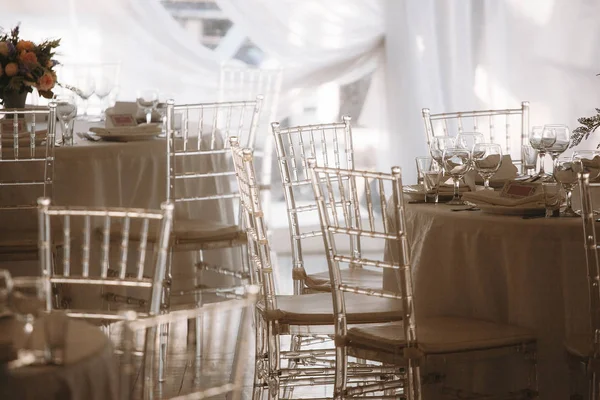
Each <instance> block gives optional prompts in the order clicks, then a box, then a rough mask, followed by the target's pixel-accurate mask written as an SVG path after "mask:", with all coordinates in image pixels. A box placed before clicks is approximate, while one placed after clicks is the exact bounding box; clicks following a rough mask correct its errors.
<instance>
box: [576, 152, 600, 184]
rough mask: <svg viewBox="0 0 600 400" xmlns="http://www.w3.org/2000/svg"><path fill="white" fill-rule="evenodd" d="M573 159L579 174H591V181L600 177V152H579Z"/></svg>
mask: <svg viewBox="0 0 600 400" xmlns="http://www.w3.org/2000/svg"><path fill="white" fill-rule="evenodd" d="M572 159H573V162H574V163H575V169H576V170H577V172H587V173H588V174H590V181H593V180H594V179H596V178H598V176H600V150H577V151H575V152H574V153H573V157H572Z"/></svg>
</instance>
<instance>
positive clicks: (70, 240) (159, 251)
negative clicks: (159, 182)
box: [38, 198, 173, 319]
mask: <svg viewBox="0 0 600 400" xmlns="http://www.w3.org/2000/svg"><path fill="white" fill-rule="evenodd" d="M38 214H39V221H40V227H39V235H40V264H41V273H42V275H43V276H46V277H47V278H48V279H49V281H50V282H51V283H53V284H70V285H88V286H95V287H99V288H101V290H104V288H106V287H109V286H110V287H119V286H121V287H139V288H147V289H149V290H147V291H148V298H149V301H143V303H144V304H145V305H147V308H146V310H145V312H147V313H150V314H152V313H158V312H159V310H160V304H161V303H160V300H161V294H162V287H163V280H164V276H165V266H166V259H167V248H168V240H169V235H170V232H171V224H172V214H173V205H172V204H171V203H163V204H162V205H161V210H157V211H151V210H145V209H134V208H83V207H58V206H51V205H50V199H48V198H40V199H39V200H38ZM55 225H56V226H60V225H62V230H63V232H62V235H57V236H56V237H55V236H53V232H54V231H53V229H52V227H53V226H55ZM119 225H120V227H119ZM75 227H78V228H77V229H76V230H75ZM117 228H119V229H117ZM92 230H95V232H96V233H97V235H96V234H92ZM149 231H152V232H153V236H155V237H153V239H154V243H155V245H154V246H153V249H152V250H153V251H154V256H153V257H150V259H149V261H148V257H147V255H146V252H147V241H148V236H149ZM73 232H81V235H73ZM134 232H135V234H136V235H137V236H135V237H134ZM98 235H99V237H97V236H98ZM138 238H141V244H140V245H139V246H133V245H131V246H130V244H133V242H134V241H137V239H138ZM56 239H62V240H64V241H65V242H64V244H65V245H66V246H63V247H64V248H66V249H68V250H65V251H64V252H63V256H64V259H63V262H62V271H60V270H57V269H55V268H54V266H53V262H52V256H51V248H52V245H53V243H54V240H56ZM111 244H113V245H112V246H111ZM75 249H77V250H78V251H79V252H80V253H79V254H77V255H75V254H73V253H74V250H75ZM111 249H114V251H113V252H111ZM136 250H137V254H135V259H134V261H133V262H131V263H130V262H129V257H130V255H131V253H136ZM113 256H114V257H113ZM76 260H81V265H74V261H76ZM148 262H152V263H154V264H153V278H148V277H145V276H144V268H145V265H146V264H148ZM111 264H113V265H115V266H116V269H114V270H112V269H111V268H110V266H111ZM130 264H131V265H130ZM128 267H129V268H135V271H134V272H133V273H131V274H129V273H127V269H128ZM113 271H114V272H113ZM97 304H100V302H98V303H97ZM48 307H49V308H50V309H51V308H52V307H53V302H52V301H49V303H48ZM104 308H105V307H103V309H102V310H99V311H98V312H95V314H94V315H96V317H95V318H102V319H110V318H115V317H116V311H114V310H108V309H104ZM68 313H69V315H71V316H75V317H86V318H87V317H89V315H90V312H89V310H86V311H84V310H77V309H72V310H69V311H68Z"/></svg>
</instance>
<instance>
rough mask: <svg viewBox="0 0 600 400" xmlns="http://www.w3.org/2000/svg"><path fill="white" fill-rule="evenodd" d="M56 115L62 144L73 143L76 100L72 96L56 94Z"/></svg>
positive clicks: (68, 144) (70, 144)
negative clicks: (59, 123) (59, 125)
mask: <svg viewBox="0 0 600 400" xmlns="http://www.w3.org/2000/svg"><path fill="white" fill-rule="evenodd" d="M54 101H55V102H56V115H57V116H58V119H59V121H60V122H61V128H62V129H61V130H62V142H61V143H62V144H63V145H67V146H72V145H73V122H74V120H75V117H76V116H77V102H76V101H75V98H74V97H73V96H69V95H60V96H56V97H55V99H54Z"/></svg>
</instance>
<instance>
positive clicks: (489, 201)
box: [462, 190, 544, 208]
mask: <svg viewBox="0 0 600 400" xmlns="http://www.w3.org/2000/svg"><path fill="white" fill-rule="evenodd" d="M462 199H463V200H465V201H469V202H471V203H475V204H480V205H492V206H504V207H540V208H544V194H543V193H537V194H534V195H533V196H529V197H523V198H520V199H513V198H510V197H500V192H493V191H491V190H480V191H478V192H467V193H464V194H463V195H462Z"/></svg>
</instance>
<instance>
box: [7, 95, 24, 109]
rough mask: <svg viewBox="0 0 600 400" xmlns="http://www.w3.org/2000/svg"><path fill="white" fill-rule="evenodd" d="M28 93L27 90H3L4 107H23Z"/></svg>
mask: <svg viewBox="0 0 600 400" xmlns="http://www.w3.org/2000/svg"><path fill="white" fill-rule="evenodd" d="M28 94H29V93H27V92H23V93H19V92H4V108H25V101H26V100H27V95H28Z"/></svg>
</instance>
